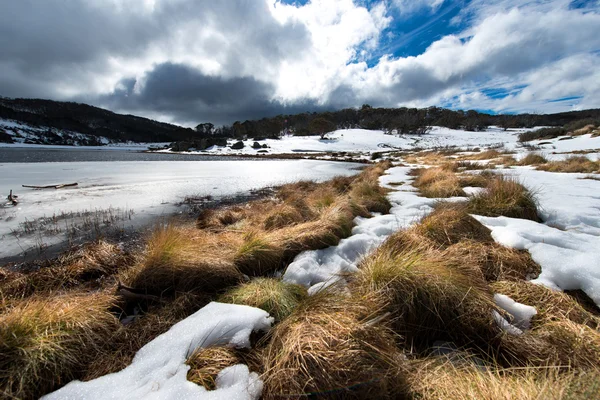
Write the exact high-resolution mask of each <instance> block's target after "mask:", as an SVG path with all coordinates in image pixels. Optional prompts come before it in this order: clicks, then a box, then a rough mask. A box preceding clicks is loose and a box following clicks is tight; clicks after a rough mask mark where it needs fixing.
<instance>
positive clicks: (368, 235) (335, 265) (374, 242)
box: [283, 167, 436, 294]
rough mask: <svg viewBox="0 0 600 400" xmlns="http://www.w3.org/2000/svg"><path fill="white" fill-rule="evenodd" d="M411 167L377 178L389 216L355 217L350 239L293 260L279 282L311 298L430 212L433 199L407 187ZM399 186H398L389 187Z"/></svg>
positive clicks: (392, 169)
mask: <svg viewBox="0 0 600 400" xmlns="http://www.w3.org/2000/svg"><path fill="white" fill-rule="evenodd" d="M410 170H411V167H394V168H390V169H389V170H387V171H386V174H385V175H383V176H382V177H380V183H381V185H382V186H384V187H386V188H388V189H391V190H393V192H391V193H390V194H388V199H389V200H390V202H391V203H392V208H391V210H390V214H385V215H374V216H373V217H372V218H362V217H356V219H355V220H354V222H355V223H356V226H355V227H354V228H353V229H352V236H350V237H348V238H345V239H342V240H341V241H340V243H339V244H338V245H337V246H331V247H328V248H325V249H321V250H311V251H306V252H303V253H301V254H299V255H298V256H296V258H295V259H294V261H293V262H292V263H291V264H290V265H289V266H288V268H287V269H286V271H285V273H284V275H283V280H284V281H286V282H292V283H297V284H300V285H304V286H306V287H307V288H308V291H309V294H314V293H315V292H318V291H319V290H321V289H322V288H324V287H327V286H329V285H331V284H333V283H335V282H338V281H340V280H342V279H343V278H342V277H341V274H343V273H348V272H356V271H357V264H358V263H359V262H360V260H361V258H362V257H363V256H365V255H367V254H368V253H369V252H370V251H372V250H373V249H375V248H376V247H378V246H379V245H380V244H381V243H383V241H384V240H385V239H386V238H387V237H389V236H390V235H391V234H392V233H394V232H396V231H398V230H400V229H402V228H406V227H408V226H410V225H412V224H413V223H415V222H417V221H418V220H420V219H421V218H422V217H424V216H425V215H427V214H428V213H429V212H431V211H432V210H433V208H432V206H433V204H434V203H435V201H436V199H428V198H424V197H420V196H418V194H417V192H416V189H415V188H414V187H412V186H411V185H410V182H412V180H413V177H411V176H409V175H408V172H409V171H410ZM391 182H393V183H399V182H403V184H402V185H390V184H389V183H391Z"/></svg>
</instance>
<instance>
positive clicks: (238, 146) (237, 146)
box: [231, 140, 244, 150]
mask: <svg viewBox="0 0 600 400" xmlns="http://www.w3.org/2000/svg"><path fill="white" fill-rule="evenodd" d="M243 148H244V142H242V141H241V140H240V141H239V142H235V143H234V144H232V145H231V149H232V150H241V149H243Z"/></svg>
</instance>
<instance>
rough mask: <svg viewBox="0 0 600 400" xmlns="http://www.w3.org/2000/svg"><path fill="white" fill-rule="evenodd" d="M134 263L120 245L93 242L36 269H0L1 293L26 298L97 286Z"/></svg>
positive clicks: (14, 297) (9, 297) (10, 296)
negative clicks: (20, 270) (18, 270)
mask: <svg viewBox="0 0 600 400" xmlns="http://www.w3.org/2000/svg"><path fill="white" fill-rule="evenodd" d="M132 262H133V259H132V257H131V256H130V255H128V254H125V253H124V252H123V251H121V250H120V249H119V248H118V246H116V245H114V244H110V243H108V242H105V241H98V242H94V243H90V244H88V245H86V246H84V247H82V248H81V249H79V250H76V251H73V252H69V253H66V254H64V255H62V256H61V257H59V258H58V259H57V260H55V261H52V262H49V263H48V265H43V266H42V267H41V268H40V269H37V270H34V271H24V272H12V271H8V270H2V272H0V294H1V296H2V297H3V298H4V299H16V298H25V297H28V296H30V295H32V294H34V293H36V294H41V293H48V292H55V291H62V290H68V289H73V288H77V287H85V288H87V289H97V288H99V287H100V286H101V285H102V284H103V278H105V277H107V276H110V275H113V274H115V273H117V272H118V271H121V270H125V269H127V268H128V267H129V266H130V265H131V264H132Z"/></svg>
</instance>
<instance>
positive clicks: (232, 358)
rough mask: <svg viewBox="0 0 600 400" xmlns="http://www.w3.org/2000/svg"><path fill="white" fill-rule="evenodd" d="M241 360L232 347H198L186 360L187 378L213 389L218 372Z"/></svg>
mask: <svg viewBox="0 0 600 400" xmlns="http://www.w3.org/2000/svg"><path fill="white" fill-rule="evenodd" d="M241 362H242V360H241V358H240V357H239V356H238V354H237V353H236V351H235V350H234V349H232V348H229V347H225V346H215V347H207V348H199V349H197V350H196V351H195V352H194V354H192V355H191V356H190V357H189V358H188V360H187V361H186V364H187V365H189V366H190V370H189V371H188V373H187V380H188V381H190V382H193V383H195V384H197V385H200V386H203V387H204V388H206V389H207V390H215V389H216V379H217V375H219V372H221V370H223V369H225V368H227V367H232V366H234V365H236V364H240V363H241Z"/></svg>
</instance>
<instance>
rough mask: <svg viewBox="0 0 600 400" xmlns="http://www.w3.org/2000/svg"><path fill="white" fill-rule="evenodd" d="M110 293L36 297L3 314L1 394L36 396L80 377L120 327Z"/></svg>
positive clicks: (10, 396) (0, 331) (9, 308)
mask: <svg viewBox="0 0 600 400" xmlns="http://www.w3.org/2000/svg"><path fill="white" fill-rule="evenodd" d="M114 303H115V299H114V298H113V297H112V296H110V295H106V294H102V293H97V294H81V293H79V294H70V295H56V296H52V298H51V299H47V298H40V297H37V296H33V297H30V298H29V299H26V300H21V301H17V302H14V303H13V304H11V305H10V306H9V307H8V308H7V309H6V310H5V311H4V313H3V314H2V315H0V354H2V357H0V392H1V393H3V395H4V396H6V397H7V398H33V397H38V396H39V395H40V394H45V393H48V392H50V391H52V390H54V389H56V388H58V387H60V386H62V385H64V384H66V383H67V382H69V381H71V380H72V379H75V378H77V377H78V376H79V374H80V369H81V367H82V366H84V365H85V364H86V363H87V362H89V361H91V360H93V359H94V358H95V357H96V356H97V355H98V354H99V350H100V346H101V344H102V343H103V342H104V341H106V340H107V338H109V337H110V332H111V331H113V330H115V329H116V328H117V326H118V321H117V319H116V318H115V317H114V316H113V315H112V314H111V313H110V312H109V311H108V310H109V309H110V308H111V307H112V306H113V305H114Z"/></svg>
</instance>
